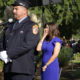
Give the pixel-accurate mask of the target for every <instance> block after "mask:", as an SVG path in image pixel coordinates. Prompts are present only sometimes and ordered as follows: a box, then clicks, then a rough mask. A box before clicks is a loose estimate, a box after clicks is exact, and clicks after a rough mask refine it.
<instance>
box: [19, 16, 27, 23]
mask: <svg viewBox="0 0 80 80" xmlns="http://www.w3.org/2000/svg"><path fill="white" fill-rule="evenodd" d="M26 18H27V16H26V17H24V18H22V19H20V20H19V21H18V22H19V23H21V22H22V21H23V20H25V19H26Z"/></svg>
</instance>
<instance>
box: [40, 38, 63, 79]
mask: <svg viewBox="0 0 80 80" xmlns="http://www.w3.org/2000/svg"><path fill="white" fill-rule="evenodd" d="M56 42H60V43H61V44H62V41H61V40H60V39H59V38H58V37H55V38H53V39H52V40H51V41H50V42H47V41H46V40H45V41H44V42H43V44H42V54H43V58H42V67H43V66H44V65H45V64H46V63H47V62H48V60H49V59H50V57H51V56H52V54H53V50H54V47H55V43H56ZM41 80H59V63H58V58H56V59H55V60H54V61H53V62H52V63H51V64H50V65H48V66H47V68H46V71H45V72H43V71H41Z"/></svg>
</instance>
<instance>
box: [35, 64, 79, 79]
mask: <svg viewBox="0 0 80 80" xmlns="http://www.w3.org/2000/svg"><path fill="white" fill-rule="evenodd" d="M35 80H41V79H40V68H37V71H36V74H35ZM60 80H80V64H73V66H72V65H69V66H67V67H65V68H63V70H62V74H61V77H60Z"/></svg>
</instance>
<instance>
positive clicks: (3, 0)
mask: <svg viewBox="0 0 80 80" xmlns="http://www.w3.org/2000/svg"><path fill="white" fill-rule="evenodd" d="M13 1H14V0H0V18H3V16H4V10H5V8H6V6H9V5H11V4H12V3H13Z"/></svg>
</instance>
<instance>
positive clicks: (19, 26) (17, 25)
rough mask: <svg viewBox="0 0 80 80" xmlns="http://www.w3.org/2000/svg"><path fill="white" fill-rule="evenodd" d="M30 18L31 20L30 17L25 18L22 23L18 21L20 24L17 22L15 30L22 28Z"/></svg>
mask: <svg viewBox="0 0 80 80" xmlns="http://www.w3.org/2000/svg"><path fill="white" fill-rule="evenodd" d="M28 20H30V18H29V17H27V18H26V19H24V20H23V21H22V22H21V23H18V24H16V23H15V24H14V26H13V31H14V30H17V29H19V28H21V27H22V26H23V25H24V24H25V22H27V21H28Z"/></svg>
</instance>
